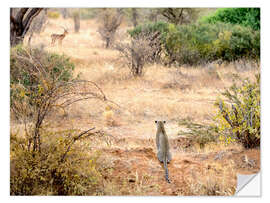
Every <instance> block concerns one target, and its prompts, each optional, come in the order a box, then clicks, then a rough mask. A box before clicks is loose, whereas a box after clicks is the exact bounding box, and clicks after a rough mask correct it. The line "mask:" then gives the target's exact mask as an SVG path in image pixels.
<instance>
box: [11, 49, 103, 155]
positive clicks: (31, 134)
mask: <svg viewBox="0 0 270 203" xmlns="http://www.w3.org/2000/svg"><path fill="white" fill-rule="evenodd" d="M73 69H74V65H73V64H72V63H71V62H70V61H69V58H67V57H65V56H59V55H56V54H50V53H47V52H44V51H41V50H39V49H34V50H31V52H30V50H28V49H25V48H23V47H22V46H17V47H15V48H13V49H12V50H11V58H10V110H11V115H12V116H13V115H14V116H15V117H16V118H17V119H18V120H19V121H21V122H23V123H24V124H25V131H26V134H27V135H28V142H29V143H28V150H29V151H34V152H35V151H40V149H41V137H40V129H41V128H42V126H43V123H44V120H45V119H46V117H47V116H48V115H49V114H50V113H51V112H52V111H53V110H54V109H55V108H56V109H59V108H61V109H65V108H66V107H67V106H69V105H71V104H73V103H75V102H78V101H81V100H86V99H100V100H102V101H105V100H106V97H105V95H104V94H103V92H102V90H101V89H100V88H99V87H98V86H97V85H96V84H95V83H93V82H91V81H82V80H79V78H74V77H73Z"/></svg>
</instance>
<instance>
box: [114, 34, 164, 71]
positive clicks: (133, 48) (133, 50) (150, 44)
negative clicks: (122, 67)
mask: <svg viewBox="0 0 270 203" xmlns="http://www.w3.org/2000/svg"><path fill="white" fill-rule="evenodd" d="M155 36H159V34H158V33H154V34H153V35H144V34H141V35H139V36H137V37H136V38H133V39H132V40H131V42H130V43H117V44H116V45H115V48H116V49H117V50H118V51H119V52H120V54H121V56H122V57H124V59H125V61H126V64H127V65H128V67H129V68H130V71H131V73H132V74H133V75H134V76H141V75H142V74H143V68H144V65H145V64H146V63H151V62H154V58H153V56H155V53H157V50H159V47H160V44H159V37H155Z"/></svg>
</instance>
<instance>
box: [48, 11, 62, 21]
mask: <svg viewBox="0 0 270 203" xmlns="http://www.w3.org/2000/svg"><path fill="white" fill-rule="evenodd" d="M47 15H48V17H49V18H52V19H57V18H59V17H60V13H59V12H57V11H48V12H47Z"/></svg>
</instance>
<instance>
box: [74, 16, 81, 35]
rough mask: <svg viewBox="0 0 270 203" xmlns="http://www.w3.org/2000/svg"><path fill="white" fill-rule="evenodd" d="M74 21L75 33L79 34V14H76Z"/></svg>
mask: <svg viewBox="0 0 270 203" xmlns="http://www.w3.org/2000/svg"><path fill="white" fill-rule="evenodd" d="M73 20H74V30H75V32H79V31H80V14H79V13H76V14H74V16H73Z"/></svg>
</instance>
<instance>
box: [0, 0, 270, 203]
mask: <svg viewBox="0 0 270 203" xmlns="http://www.w3.org/2000/svg"><path fill="white" fill-rule="evenodd" d="M9 7H261V18H262V20H261V50H262V55H261V66H262V72H261V76H262V86H261V87H262V88H261V90H262V114H261V115H262V139H261V140H262V142H261V145H262V147H261V150H262V151H261V154H262V156H261V158H262V159H261V161H262V170H261V171H262V195H263V197H262V198H255V199H254V198H236V197H225V198H222V197H9V156H8V155H9V51H8V50H9ZM269 13H270V10H269V7H268V1H262V0H261V1H258V0H257V1H256V0H250V1H248V0H215V1H214V0H197V1H196V0H167V1H165V0H151V1H150V0H132V1H113V0H98V1H93V0H92V1H91V0H86V1H83V0H76V1H72V0H65V1H56V0H46V1H42V0H39V1H33V0H23V1H21V0H13V1H12V0H9V1H8V2H7V1H2V2H1V13H0V15H1V28H2V32H1V37H0V40H1V55H0V56H1V67H0V70H1V74H0V76H1V79H0V81H1V96H2V99H1V100H0V101H1V105H0V106H1V113H2V115H1V127H2V128H1V129H4V130H3V131H1V132H3V133H1V136H2V137H1V138H2V140H1V155H2V159H1V163H2V167H1V172H0V174H1V179H0V180H1V188H0V191H1V200H2V201H5V200H6V201H18V202H22V201H27V202H37V201H41V202H42V201H47V200H49V201H50V200H52V201H63V202H74V200H75V201H82V202H83V201H85V202H86V201H87V202H89V201H92V202H97V201H101V200H102V201H107V202H111V201H112V202H116V201H117V202H118V201H121V200H123V201H129V202H136V203H137V202H138V201H140V202H148V201H149V200H150V201H152V200H153V201H157V200H158V201H168V200H169V201H175V202H179V201H182V200H185V201H186V200H189V201H193V202H196V203H197V202H198V201H200V202H201V201H203V202H204V201H207V202H216V201H217V200H218V201H221V202H225V201H228V200H229V201H237V202H245V203H246V202H254V201H264V202H265V200H266V199H267V195H268V194H267V191H268V189H269V188H270V187H269V183H268V182H267V181H266V180H270V178H269V171H270V168H269V161H268V162H266V161H265V159H264V157H267V154H270V153H269V149H270V147H269V144H270V143H269V137H270V132H269V127H268V126H269V117H267V115H268V113H269V112H270V99H269V98H270V97H269V93H268V91H267V90H268V88H269V87H270V84H269V83H270V79H269V77H270V64H269V60H268V58H269V53H270V51H269V48H268V47H269V46H270V43H269V38H270V33H269V27H270V26H269V23H268V20H266V19H270V16H269ZM267 159H268V158H267ZM268 202H269V200H268Z"/></svg>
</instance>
